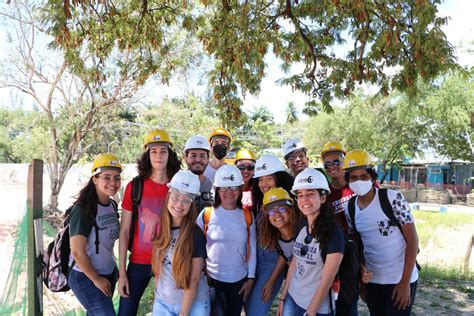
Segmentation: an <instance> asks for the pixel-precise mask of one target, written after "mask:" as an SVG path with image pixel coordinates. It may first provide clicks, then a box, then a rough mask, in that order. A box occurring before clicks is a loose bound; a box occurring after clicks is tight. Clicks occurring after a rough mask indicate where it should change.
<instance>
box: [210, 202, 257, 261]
mask: <svg viewBox="0 0 474 316" xmlns="http://www.w3.org/2000/svg"><path fill="white" fill-rule="evenodd" d="M212 209H213V208H212V207H206V208H204V214H203V215H202V221H203V223H204V227H203V228H204V229H203V231H204V236H206V233H207V226H208V224H209V219H210V218H211V213H212ZM242 210H243V211H244V216H245V223H246V224H247V258H245V261H246V262H248V261H249V258H250V225H252V213H251V212H250V210H249V209H247V208H245V207H244V208H243V209H242Z"/></svg>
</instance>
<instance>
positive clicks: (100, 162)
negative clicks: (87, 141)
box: [91, 153, 123, 174]
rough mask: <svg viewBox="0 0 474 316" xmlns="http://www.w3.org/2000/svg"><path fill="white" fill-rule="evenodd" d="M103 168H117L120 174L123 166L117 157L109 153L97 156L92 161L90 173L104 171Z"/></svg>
mask: <svg viewBox="0 0 474 316" xmlns="http://www.w3.org/2000/svg"><path fill="white" fill-rule="evenodd" d="M104 168H117V169H119V170H120V172H122V170H123V166H122V165H121V164H120V161H119V160H118V158H117V156H115V155H113V154H111V153H105V154H99V155H97V157H95V159H94V163H93V164H92V169H91V173H93V174H98V173H101V172H102V171H104Z"/></svg>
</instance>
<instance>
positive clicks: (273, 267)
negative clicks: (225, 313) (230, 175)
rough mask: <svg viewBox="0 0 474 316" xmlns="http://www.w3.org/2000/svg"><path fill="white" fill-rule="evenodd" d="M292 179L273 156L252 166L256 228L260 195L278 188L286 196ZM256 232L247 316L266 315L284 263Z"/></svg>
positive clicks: (277, 287)
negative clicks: (254, 271)
mask: <svg viewBox="0 0 474 316" xmlns="http://www.w3.org/2000/svg"><path fill="white" fill-rule="evenodd" d="M292 185H293V177H292V176H291V175H290V174H289V173H288V172H287V171H286V170H285V166H284V165H283V163H282V162H281V161H280V160H279V159H278V158H277V157H275V156H273V155H269V154H264V155H262V156H261V157H260V158H259V159H258V160H257V162H256V164H255V174H254V179H253V185H252V199H253V207H254V212H255V214H256V215H255V218H256V219H255V221H256V222H257V226H258V225H260V222H261V221H262V219H263V218H265V217H266V214H265V212H264V210H263V207H262V206H263V199H264V194H266V192H268V191H269V190H270V189H272V188H276V187H281V188H282V189H284V190H286V191H287V192H290V190H291V187H292ZM260 233H261V231H260V230H259V231H258V236H257V237H258V238H257V240H258V243H257V271H256V274H255V285H254V287H253V290H252V293H251V294H250V297H249V299H248V300H247V302H246V304H245V305H246V311H247V313H248V314H249V315H267V314H268V312H269V310H270V308H271V305H272V302H273V300H274V299H275V296H276V294H277V293H278V290H279V289H280V287H281V284H282V283H283V279H284V278H285V276H284V270H285V269H286V268H287V264H286V261H285V260H284V259H283V258H281V256H280V255H279V254H278V251H277V250H276V248H275V247H272V248H267V247H266V246H264V245H263V244H262V242H261V239H260Z"/></svg>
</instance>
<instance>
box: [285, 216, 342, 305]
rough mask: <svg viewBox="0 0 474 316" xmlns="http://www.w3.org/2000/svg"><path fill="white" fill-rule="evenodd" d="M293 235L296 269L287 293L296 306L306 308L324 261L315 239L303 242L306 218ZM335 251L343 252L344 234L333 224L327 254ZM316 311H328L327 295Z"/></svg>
mask: <svg viewBox="0 0 474 316" xmlns="http://www.w3.org/2000/svg"><path fill="white" fill-rule="evenodd" d="M295 235H296V238H295V244H294V247H293V256H294V257H295V258H296V269H295V272H294V273H293V275H292V276H291V283H290V288H289V289H288V293H290V295H291V297H292V298H293V299H294V301H295V302H296V304H298V306H300V307H301V308H304V309H306V308H308V306H309V304H310V303H311V300H312V299H313V296H314V294H315V293H316V290H317V288H318V287H319V284H320V283H321V277H322V274H323V268H324V263H323V259H322V257H321V251H320V247H319V246H320V244H319V242H318V241H317V239H316V238H314V237H313V238H312V239H311V241H310V242H309V243H306V242H305V238H306V236H308V235H309V232H308V221H307V219H306V218H304V219H303V220H302V221H301V222H300V224H299V225H298V228H297V229H296V234H295ZM302 248H307V250H306V254H305V255H304V256H302V255H301V249H302ZM335 252H340V253H342V254H343V253H344V235H343V233H342V230H341V229H340V228H339V227H338V226H337V225H336V226H335V229H334V232H333V235H332V238H331V239H330V240H329V241H328V242H327V254H331V253H335ZM333 306H334V302H333ZM317 312H318V313H321V314H328V313H330V309H329V295H325V296H324V300H323V302H322V303H321V305H320V307H319V310H318V311H317Z"/></svg>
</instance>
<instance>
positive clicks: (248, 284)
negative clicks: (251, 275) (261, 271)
mask: <svg viewBox="0 0 474 316" xmlns="http://www.w3.org/2000/svg"><path fill="white" fill-rule="evenodd" d="M254 281H255V280H254V279H248V280H247V281H245V282H244V285H242V288H241V289H240V291H239V294H242V296H243V301H244V302H245V300H246V299H247V297H248V296H249V295H250V292H252V287H253V282H254Z"/></svg>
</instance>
